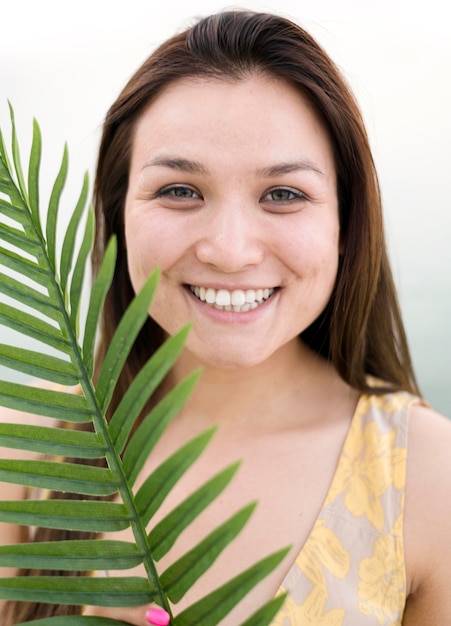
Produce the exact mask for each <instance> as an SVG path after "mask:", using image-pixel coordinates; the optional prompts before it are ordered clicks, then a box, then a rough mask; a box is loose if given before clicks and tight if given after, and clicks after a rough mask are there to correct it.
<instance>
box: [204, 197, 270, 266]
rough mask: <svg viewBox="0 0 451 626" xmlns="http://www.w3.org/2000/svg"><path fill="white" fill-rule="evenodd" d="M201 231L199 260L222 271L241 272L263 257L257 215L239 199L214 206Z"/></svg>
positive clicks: (257, 262)
mask: <svg viewBox="0 0 451 626" xmlns="http://www.w3.org/2000/svg"><path fill="white" fill-rule="evenodd" d="M198 234H199V237H198V240H197V244H196V255H197V258H198V260H199V261H201V262H202V263H204V264H208V265H210V266H212V267H215V268H216V269H217V270H219V271H221V272H227V273H233V272H239V271H241V270H244V269H246V268H247V267H251V266H253V265H258V264H259V263H261V262H262V260H263V257H264V245H263V240H262V237H261V236H260V233H259V227H258V217H257V215H255V213H254V212H252V211H251V210H247V209H245V208H243V207H242V206H240V204H238V203H235V204H234V205H233V206H231V203H228V204H225V205H223V206H217V207H215V208H211V209H210V211H209V214H208V217H207V218H206V219H205V223H204V224H203V225H202V228H201V231H200V232H199V233H198Z"/></svg>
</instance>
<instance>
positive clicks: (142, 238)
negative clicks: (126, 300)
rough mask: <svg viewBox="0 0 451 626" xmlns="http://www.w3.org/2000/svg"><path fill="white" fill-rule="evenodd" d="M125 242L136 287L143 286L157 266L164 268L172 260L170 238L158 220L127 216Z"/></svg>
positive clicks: (131, 275)
mask: <svg viewBox="0 0 451 626" xmlns="http://www.w3.org/2000/svg"><path fill="white" fill-rule="evenodd" d="M125 243H126V248H127V260H128V268H129V272H130V278H131V281H132V284H133V286H134V288H135V289H136V288H139V287H140V286H142V284H143V282H144V281H145V280H146V278H147V277H148V276H149V275H150V273H151V272H152V271H153V270H154V269H155V268H156V267H160V268H162V269H164V268H165V267H167V266H168V265H169V264H170V263H171V261H172V258H171V256H172V255H171V243H170V239H169V238H168V237H167V232H166V231H165V229H163V228H161V226H160V225H159V224H158V222H157V221H156V220H144V219H140V220H137V219H133V217H128V218H127V217H126V220H125Z"/></svg>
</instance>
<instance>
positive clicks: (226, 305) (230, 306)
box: [190, 285, 274, 313]
mask: <svg viewBox="0 0 451 626" xmlns="http://www.w3.org/2000/svg"><path fill="white" fill-rule="evenodd" d="M190 290H191V292H192V293H193V294H194V295H195V296H196V297H197V298H199V300H202V302H205V303H206V304H210V305H212V306H214V307H215V308H216V309H219V310H223V311H234V312H235V313H245V312H247V311H251V310H253V309H256V308H257V307H258V306H260V305H261V304H263V302H265V300H267V299H268V298H269V297H270V296H272V294H273V293H274V289H246V290H245V291H243V290H242V289H234V290H233V291H227V289H218V290H216V289H213V288H212V287H208V288H205V287H199V286H197V285H196V286H194V285H191V286H190Z"/></svg>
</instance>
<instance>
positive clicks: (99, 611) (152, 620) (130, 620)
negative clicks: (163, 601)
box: [83, 604, 170, 626]
mask: <svg viewBox="0 0 451 626" xmlns="http://www.w3.org/2000/svg"><path fill="white" fill-rule="evenodd" d="M83 615H89V616H95V617H109V618H111V619H115V620H121V621H123V622H124V623H126V624H130V626H149V624H150V625H151V626H168V624H169V623H170V615H169V613H167V611H165V610H164V609H162V608H161V607H159V606H158V605H157V604H148V605H146V606H139V607H125V608H110V607H101V606H87V607H85V608H84V610H83Z"/></svg>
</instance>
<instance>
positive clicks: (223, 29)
mask: <svg viewBox="0 0 451 626" xmlns="http://www.w3.org/2000/svg"><path fill="white" fill-rule="evenodd" d="M259 73H261V74H265V75H269V76H275V77H277V78H279V79H283V80H286V81H287V82H288V83H290V84H291V85H292V86H294V87H295V88H297V89H299V90H300V91H301V92H302V93H303V94H304V96H306V97H307V98H309V100H310V101H311V103H312V104H313V106H314V107H315V109H316V111H317V113H318V115H320V116H321V118H322V120H323V122H324V124H325V126H326V128H327V130H328V133H329V137H330V141H331V143H332V147H333V151H334V158H335V167H336V170H337V181H338V199H339V210H340V224H341V232H342V249H343V251H342V255H341V260H340V265H339V271H338V276H337V280H336V285H335V289H334V292H333V294H332V297H331V300H330V302H329V304H328V306H327V307H326V309H325V311H324V312H323V313H322V314H321V315H320V317H319V318H318V319H317V320H316V321H315V322H314V323H313V324H312V325H311V326H310V327H309V328H308V329H307V330H306V331H305V332H304V333H302V335H301V338H302V340H303V341H305V342H306V343H307V344H308V345H309V346H310V347H311V348H312V349H313V350H314V351H316V352H317V353H319V354H321V355H323V356H324V357H326V358H328V359H330V360H331V362H332V363H333V364H334V366H335V367H336V369H337V371H338V372H339V374H340V375H341V376H342V378H343V379H344V380H345V381H347V382H348V383H349V384H350V385H351V386H353V387H354V388H355V389H357V390H361V391H363V392H364V391H368V382H367V376H368V374H371V375H373V376H375V377H377V378H379V379H381V380H383V381H385V383H386V385H381V386H380V387H379V388H378V391H383V390H385V389H386V388H388V387H390V388H394V389H405V390H408V391H411V392H413V393H418V387H417V384H416V382H415V376H414V373H413V369H412V365H411V361H410V357H409V351H408V347H407V342H406V336H405V332H404V328H403V323H402V319H401V315H400V311H399V306H398V302H397V297H396V292H395V288H394V285H393V279H392V274H391V270H390V266H389V262H388V257H387V252H386V245H385V238H384V229H383V221H382V210H381V198H380V191H379V186H378V180H377V176H376V172H375V168H374V163H373V159H372V156H371V151H370V147H369V143H368V138H367V135H366V131H365V128H364V124H363V120H362V117H361V114H360V111H359V108H358V106H357V104H356V102H355V99H354V97H353V95H352V93H351V91H350V89H349V87H348V85H347V84H346V82H345V81H344V79H343V77H342V76H341V74H340V72H339V71H338V69H337V68H336V66H335V65H334V64H333V62H332V61H331V60H330V58H329V57H328V55H327V54H326V53H325V52H324V50H323V49H322V48H321V47H320V46H319V45H318V44H317V43H316V42H315V40H314V39H312V37H311V36H310V35H309V34H308V33H306V32H305V31H304V30H303V29H302V28H300V27H299V26H297V25H296V24H294V23H292V22H290V21H289V20H286V19H284V18H281V17H278V16H276V15H270V14H265V13H253V12H248V11H228V12H222V13H218V14H216V15H212V16H210V17H206V18H205V19H202V20H200V21H199V22H198V23H196V24H195V25H194V26H192V27H191V28H189V29H187V30H185V31H184V32H182V33H180V34H177V35H176V36H174V37H172V38H171V39H169V40H168V41H166V42H165V43H163V45H161V46H160V47H159V48H158V49H157V50H156V51H155V52H154V53H153V54H152V55H151V56H150V57H149V58H148V59H147V60H146V61H145V62H144V63H143V65H142V66H141V67H140V68H139V69H138V71H137V72H136V73H135V74H134V76H132V78H131V79H130V81H129V82H128V84H127V85H126V87H125V88H124V90H123V91H122V93H121V94H120V95H119V97H118V98H117V100H116V102H115V103H114V104H113V106H112V107H111V108H110V110H109V111H108V113H107V116H106V119H105V123H104V129H103V136H102V139H101V144H100V149H99V158H98V167H97V177H96V182H95V194H94V195H95V210H96V215H97V232H96V242H95V249H94V253H93V267H94V273H95V272H97V271H98V268H99V264H100V262H101V259H102V255H103V252H104V249H105V245H106V242H107V241H108V240H109V239H110V237H111V236H112V235H113V234H115V235H116V237H117V239H118V244H119V245H118V260H117V267H116V272H115V276H114V282H113V285H112V288H111V290H110V292H109V294H108V297H107V301H106V305H105V307H104V311H103V319H102V336H101V341H100V345H99V351H98V364H100V363H101V362H102V358H103V356H104V354H105V351H106V349H107V347H108V345H109V344H110V341H111V337H112V335H113V333H114V331H115V329H116V327H117V325H118V323H119V320H120V318H121V317H122V315H123V313H124V311H125V309H126V307H127V305H128V304H129V302H130V300H131V299H132V297H133V295H134V292H133V289H132V286H131V283H130V279H129V275H128V269H127V259H126V250H125V242H124V219H123V212H124V204H125V196H126V192H127V185H128V175H129V167H130V159H131V150H132V142H133V134H134V128H135V125H136V122H137V120H138V119H139V117H140V115H141V114H142V113H143V111H144V109H145V108H146V107H147V106H149V105H150V104H151V102H152V101H153V100H154V99H155V98H156V97H157V96H158V95H159V94H160V93H161V92H162V90H163V89H164V88H165V87H167V86H168V85H169V84H170V83H171V82H173V81H176V80H178V79H180V78H186V77H189V76H197V77H199V76H200V77H202V76H205V77H214V78H218V79H222V80H235V81H236V80H240V79H243V78H245V77H247V76H249V75H252V74H259ZM162 340H163V332H162V329H161V328H160V327H159V326H158V325H157V324H156V323H155V322H154V321H153V320H152V319H151V318H150V317H149V319H148V320H147V322H146V324H145V326H144V328H143V330H142V332H141V334H140V336H139V337H138V339H137V341H136V343H135V346H134V349H133V352H132V354H131V356H130V358H129V359H128V362H127V364H126V366H125V368H124V371H123V373H122V375H121V379H120V381H119V384H118V387H117V389H116V392H115V397H114V398H113V403H112V404H113V408H114V406H116V405H117V402H118V401H119V400H120V398H121V397H122V395H123V393H124V391H125V389H126V388H127V387H128V385H129V382H130V380H131V379H133V377H134V376H135V375H136V373H137V372H138V370H139V369H140V368H141V366H142V365H143V364H144V362H145V360H146V359H147V358H148V357H149V356H150V355H151V354H152V353H153V351H154V350H155V349H156V348H157V347H158V346H159V345H160V344H161V342H162ZM55 496H56V497H58V496H57V494H55ZM69 535H70V537H71V538H75V533H69ZM60 538H63V536H62V533H61V531H54V530H48V529H38V531H37V533H36V539H37V540H43V539H47V540H48V539H60ZM78 611H79V609H78V608H76V607H51V606H46V605H26V604H25V605H22V606H20V607H19V606H18V603H9V607H8V616H9V619H14V621H11V622H8V623H11V624H13V623H16V621H17V619H20V620H21V621H25V620H26V619H33V618H34V619H36V618H37V617H44V616H48V615H55V614H61V613H67V614H68V613H74V612H75V613H77V612H78ZM10 616H13V617H10ZM6 619H8V618H6Z"/></svg>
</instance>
